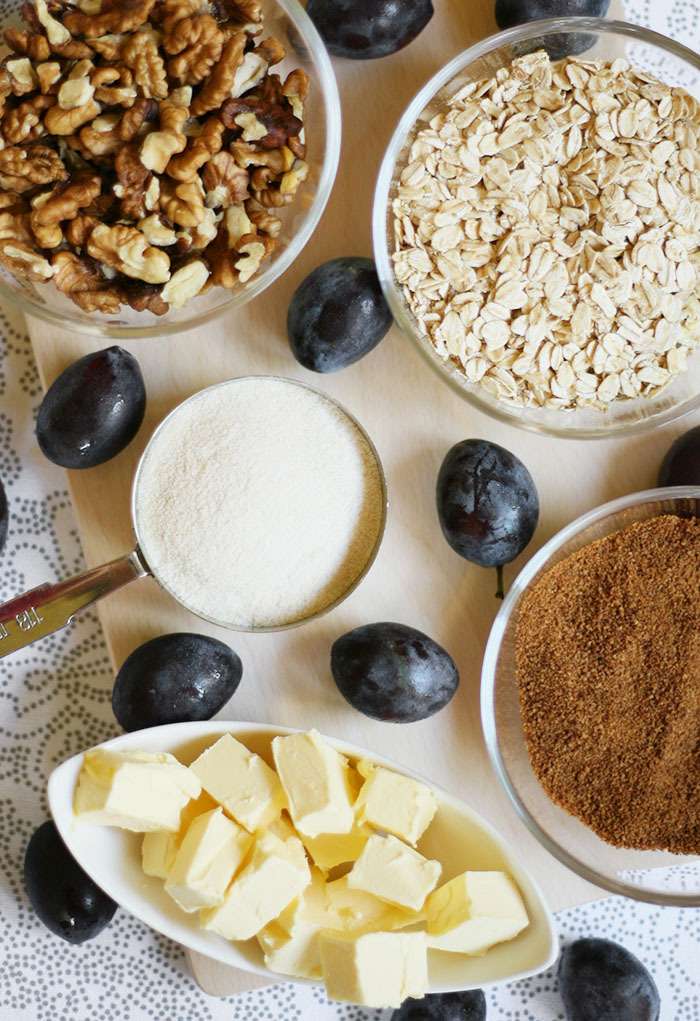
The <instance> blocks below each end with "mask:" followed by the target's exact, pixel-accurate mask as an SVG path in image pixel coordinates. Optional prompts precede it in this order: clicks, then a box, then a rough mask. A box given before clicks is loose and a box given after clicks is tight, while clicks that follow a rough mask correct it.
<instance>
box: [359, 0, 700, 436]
mask: <svg viewBox="0 0 700 1021" xmlns="http://www.w3.org/2000/svg"><path fill="white" fill-rule="evenodd" d="M563 32H592V33H597V34H599V35H608V36H614V35H620V36H626V37H627V38H630V39H634V40H636V41H638V42H641V43H646V44H649V45H652V46H655V47H656V48H657V49H660V50H664V51H666V52H667V53H670V54H671V55H673V56H675V57H677V58H679V59H680V60H683V61H685V62H686V63H688V64H690V65H691V66H692V67H694V68H695V69H696V70H697V71H699V72H700V54H698V53H695V52H694V51H693V50H691V49H689V48H688V47H687V46H684V45H683V44H682V43H679V42H676V40H675V39H670V38H669V37H668V36H664V35H661V33H659V32H654V31H653V30H652V29H648V28H644V27H642V26H641V25H633V24H631V23H629V22H626V21H615V20H611V19H606V18H584V17H563V18H547V19H543V20H540V21H530V22H528V23H527V24H525V25H518V26H516V27H515V28H508V29H504V30H503V31H500V32H495V33H493V34H492V35H490V36H488V37H487V38H486V39H482V40H481V41H480V42H478V43H475V44H474V45H473V46H470V47H468V48H467V49H466V50H463V51H462V52H461V53H458V54H457V56H455V57H453V59H452V60H450V61H449V62H448V63H447V64H446V65H445V66H444V67H442V68H440V70H439V71H437V72H436V73H435V74H434V75H433V76H432V77H431V78H430V79H429V80H428V81H427V82H426V83H425V85H423V86H422V87H421V88H420V89H419V91H418V92H417V93H416V95H415V96H414V97H413V99H412V100H411V102H410V103H409V104H408V106H407V107H406V109H405V110H404V112H403V114H402V115H401V117H400V118H399V122H398V124H397V125H396V128H395V130H394V132H393V134H392V136H391V139H390V141H389V144H388V146H387V149H386V152H385V154H384V158H383V159H382V162H381V164H380V167H379V172H378V174H377V180H376V184H375V189H374V200H373V205H372V244H373V249H374V260H375V263H376V267H377V274H378V276H379V282H380V284H381V287H382V291H383V292H384V297H385V299H386V301H387V304H388V305H389V308H390V309H391V313H392V315H393V317H394V322H395V323H396V325H397V326H398V328H399V330H400V331H401V333H402V334H403V335H404V337H406V339H407V340H408V341H409V343H410V344H411V346H412V347H413V350H414V351H415V352H416V353H417V354H418V355H419V356H420V357H421V358H422V359H423V361H424V362H425V363H426V364H427V365H428V366H429V367H430V370H431V371H432V372H433V373H434V374H435V375H436V376H437V377H438V378H439V379H440V380H441V381H442V382H443V383H445V384H446V385H447V386H448V387H449V388H450V389H451V390H452V391H453V393H456V394H457V395H458V396H459V397H461V398H462V400H464V401H467V402H468V403H469V404H471V405H472V406H473V407H475V408H476V409H477V410H479V411H481V412H483V413H484V414H486V415H489V416H490V417H491V418H495V419H497V420H499V421H501V422H505V423H506V424H508V425H514V426H517V427H518V428H520V429H526V430H528V431H529V432H536V433H540V434H542V435H547V436H558V437H562V438H564V439H577V440H581V439H607V438H614V439H619V438H620V437H621V436H630V435H634V434H635V433H641V432H645V431H647V430H648V429H650V428H653V427H655V426H660V425H667V424H668V423H669V422H674V421H676V420H677V419H679V418H682V417H683V416H684V415H687V414H688V413H689V412H691V411H693V410H694V409H695V408H697V407H699V406H700V391H699V392H698V393H696V394H694V395H693V396H692V397H689V398H687V399H685V400H684V401H683V402H681V403H679V404H676V405H674V406H673V407H670V408H667V409H665V410H663V411H661V412H658V413H656V414H655V415H653V416H648V417H641V418H639V419H635V420H630V421H628V422H624V423H614V424H611V423H609V422H607V423H605V424H603V423H601V425H600V426H599V427H590V428H585V427H581V428H578V427H577V428H571V427H568V428H567V427H566V426H565V425H562V426H561V427H558V426H556V425H552V424H550V423H540V422H536V421H532V420H524V419H523V418H522V417H521V416H520V415H519V409H518V408H510V407H509V405H508V404H507V403H506V402H500V403H499V402H497V401H493V402H488V401H486V400H481V399H480V398H479V397H478V396H477V395H475V394H472V393H470V392H469V391H467V390H465V389H464V388H463V387H462V386H461V385H460V383H459V382H458V381H457V380H456V379H455V378H454V377H453V376H452V375H450V374H449V373H448V372H447V371H445V370H443V369H442V368H441V366H440V365H438V364H437V363H436V362H435V361H434V360H433V358H432V357H431V355H430V353H429V351H428V350H427V345H426V344H425V343H424V342H423V340H422V339H421V338H420V337H419V336H418V334H417V332H416V330H415V329H414V326H413V323H412V321H411V319H410V317H409V316H408V315H407V314H406V311H405V309H404V305H403V302H402V300H401V297H400V295H399V288H398V287H397V285H396V283H395V281H394V275H393V271H392V266H391V258H390V252H389V246H388V245H387V216H388V202H389V190H390V187H391V180H392V176H393V171H394V167H395V165H396V161H397V159H398V157H399V154H400V152H401V148H402V146H403V144H404V142H405V140H406V137H407V136H408V134H409V133H410V131H411V129H412V127H413V125H414V124H415V122H416V121H417V118H418V116H419V114H420V113H421V112H422V111H423V110H424V109H425V107H426V106H428V104H429V102H430V100H431V99H432V98H433V97H434V96H435V94H436V93H438V92H439V91H440V89H441V88H443V86H444V85H446V84H447V83H448V82H449V81H450V79H451V78H454V77H455V75H457V74H458V73H459V72H460V71H463V70H464V68H466V67H467V66H468V65H469V64H470V63H473V62H474V61H476V60H479V59H480V58H481V57H483V56H485V55H486V54H487V53H490V52H492V51H493V50H496V49H500V48H501V47H503V46H507V45H509V44H515V43H519V42H525V41H527V40H529V39H535V38H538V37H539V36H542V35H553V34H557V33H563ZM577 57H578V58H579V59H581V60H585V58H586V54H585V52H584V53H581V54H577Z"/></svg>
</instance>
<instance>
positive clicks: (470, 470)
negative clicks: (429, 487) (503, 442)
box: [435, 440, 540, 596]
mask: <svg viewBox="0 0 700 1021" xmlns="http://www.w3.org/2000/svg"><path fill="white" fill-rule="evenodd" d="M435 496H436V500H437V512H438V519H439V521H440V527H441V528H442V532H443V535H444V536H445V538H446V539H447V542H448V543H449V544H450V546H451V547H452V549H453V550H454V551H455V552H456V553H459V555H460V556H461V557H464V558H465V559H466V560H470V561H471V562H472V563H474V564H479V565H480V566H481V567H496V568H498V571H499V581H498V592H497V595H499V596H502V595H503V589H502V568H503V565H504V564H508V563H510V561H511V560H513V559H514V558H515V557H517V555H518V554H519V553H520V552H522V550H524V549H525V547H526V546H527V544H528V543H529V541H530V539H531V538H532V536H533V534H534V532H535V528H536V527H537V520H538V518H539V512H540V503H539V498H538V495H537V489H536V488H535V483H534V482H533V480H532V476H531V475H530V472H529V471H528V470H527V468H526V467H525V465H524V464H523V463H522V461H521V460H519V458H517V457H516V456H515V454H511V452H510V451H509V450H506V449H505V448H504V447H499V446H498V444H496V443H489V441H488V440H462V441H461V442H460V443H456V444H455V445H454V447H452V448H451V449H450V450H448V452H447V454H446V455H445V459H444V461H443V462H442V465H441V467H440V471H439V473H438V479H437V486H436V491H435Z"/></svg>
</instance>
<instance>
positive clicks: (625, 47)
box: [372, 18, 700, 439]
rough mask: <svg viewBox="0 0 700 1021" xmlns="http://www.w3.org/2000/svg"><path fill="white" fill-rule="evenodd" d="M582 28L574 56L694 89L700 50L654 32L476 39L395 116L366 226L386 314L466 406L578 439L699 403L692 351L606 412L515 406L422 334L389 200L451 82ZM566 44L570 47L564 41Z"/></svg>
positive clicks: (525, 32)
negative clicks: (623, 61)
mask: <svg viewBox="0 0 700 1021" xmlns="http://www.w3.org/2000/svg"><path fill="white" fill-rule="evenodd" d="M583 34H585V35H588V36H589V38H590V41H591V42H592V44H593V45H592V46H591V47H590V48H588V49H586V50H585V52H582V53H580V54H578V56H579V57H580V58H582V59H589V58H590V59H603V60H612V59H614V58H616V57H620V56H625V57H626V58H627V59H628V60H629V61H630V63H631V64H632V65H633V66H635V67H637V68H640V69H642V70H645V71H648V72H651V73H653V74H655V75H656V76H657V77H660V78H662V79H663V80H664V81H665V82H666V83H667V84H668V85H671V86H681V87H683V88H684V89H686V90H687V91H688V92H690V93H691V94H692V95H695V96H696V97H700V56H698V54H697V53H693V52H692V51H691V50H689V49H687V48H686V47H685V46H682V45H681V44H680V43H677V42H674V41H673V40H672V39H667V38H665V37H664V36H662V35H659V34H658V33H656V32H652V31H650V30H648V29H645V28H639V27H636V26H634V25H628V24H625V23H623V22H617V21H606V20H603V19H600V18H556V19H550V20H547V21H539V22H532V23H530V24H528V25H523V26H519V27H518V28H513V29H508V30H507V31H504V32H499V33H497V34H496V35H492V36H490V37H489V38H488V39H484V40H483V41H482V42H479V43H477V44H476V45H475V46H472V47H470V48H469V49H468V50H465V51H464V52H463V53H461V54H459V56H457V57H455V58H454V59H453V60H451V61H450V62H449V63H448V64H447V65H445V67H443V68H442V69H441V70H440V71H439V72H438V73H437V74H436V75H434V77H433V78H431V79H430V81H429V82H428V83H427V84H426V85H424V86H423V88H422V89H421V90H420V91H419V92H418V93H417V95H416V96H415V97H414V99H413V100H412V101H411V103H410V104H409V106H408V108H407V109H406V111H405V112H404V114H403V116H402V117H401V119H400V121H399V123H398V125H397V127H396V130H395V131H394V134H393V136H392V138H391V141H390V142H389V146H388V148H387V150H386V153H385V155H384V159H383V161H382V164H381V167H380V170H379V175H378V178H377V184H376V189H375V196H374V207H373V214H372V220H373V223H372V231H373V244H374V256H375V261H376V264H377V271H378V273H379V279H380V281H381V284H382V288H383V290H384V294H385V297H386V299H387V302H388V303H389V306H390V308H391V311H392V314H393V316H394V319H395V321H396V323H397V324H398V326H399V328H400V329H401V331H402V332H403V333H404V334H405V335H406V337H407V338H408V339H409V341H410V342H411V344H412V345H413V347H414V349H415V350H416V351H417V352H418V354H419V355H420V356H421V357H422V358H423V359H424V361H425V362H427V364H428V365H429V366H430V367H431V369H432V370H433V371H434V372H435V373H436V374H437V375H438V376H439V378H440V379H441V380H443V382H445V383H447V385H448V386H449V387H450V388H451V389H452V390H453V391H454V392H455V393H457V394H459V395H460V396H461V397H463V398H464V399H465V400H466V401H468V402H469V403H470V404H472V405H474V406H475V407H476V408H478V409H479V410H480V411H484V412H486V413H487V414H489V415H492V416H493V417H495V418H498V419H500V420H501V421H504V422H508V423H509V424H511V425H515V426H520V427H521V428H525V429H530V430H533V431H536V432H541V433H546V434H550V435H556V436H569V437H575V438H577V439H582V438H602V437H606V436H610V437H617V436H620V435H623V434H628V433H635V432H641V431H642V430H645V429H649V428H652V427H654V426H656V425H661V424H663V423H666V422H671V421H673V420H674V419H677V418H679V417H680V416H682V415H684V414H686V413H687V412H689V411H691V410H692V409H693V408H696V407H698V406H699V405H700V353H698V352H696V353H694V354H693V355H692V356H691V357H690V358H689V359H688V362H689V367H688V370H687V371H686V372H684V373H681V374H679V375H676V376H673V377H672V379H671V382H670V383H669V384H668V385H667V386H666V387H665V388H664V389H663V390H661V391H660V392H659V393H657V394H655V395H654V396H650V397H640V398H635V399H625V400H619V399H618V400H614V401H612V402H611V404H610V405H609V407H608V409H607V410H596V409H594V408H575V409H571V410H567V411H562V410H559V409H557V408H537V407H531V408H520V407H516V406H515V405H512V404H509V403H508V402H507V401H506V400H504V399H502V398H498V397H496V396H494V395H492V394H490V393H489V392H488V391H487V390H485V389H484V388H483V387H482V386H480V385H479V384H478V383H471V382H469V381H468V380H467V378H466V376H465V375H464V373H463V372H462V371H461V369H460V368H459V367H458V364H457V362H456V361H454V362H453V361H444V360H443V359H442V358H441V357H440V355H438V354H437V352H436V350H435V348H434V347H433V346H432V344H431V342H430V341H429V339H428V338H427V337H426V336H425V334H424V333H423V332H422V330H421V327H420V326H419V324H418V322H417V320H416V318H415V317H414V315H413V312H412V311H411V309H410V307H409V305H408V303H407V301H406V299H405V297H404V294H403V291H402V288H401V286H400V285H399V284H398V283H397V281H396V279H395V277H394V272H393V265H392V253H393V251H394V229H393V213H392V202H393V200H394V198H395V195H396V188H397V184H398V181H399V175H400V173H401V170H402V169H403V167H404V166H405V165H406V163H407V154H408V150H409V147H410V145H411V143H412V141H413V138H414V136H415V134H416V133H417V132H418V131H419V130H421V129H422V128H424V127H426V126H427V123H428V122H429V120H430V119H431V118H432V117H434V116H435V115H436V113H438V112H440V111H441V110H442V109H444V107H445V104H446V102H447V100H449V99H450V97H451V96H452V95H454V93H456V92H457V90H458V89H459V88H461V87H462V86H464V85H466V84H467V83H468V82H470V81H475V80H478V79H480V78H485V77H490V76H492V75H494V74H495V73H496V71H497V70H498V69H499V68H502V67H505V66H507V65H508V64H510V62H511V61H512V60H513V59H514V58H515V57H517V56H522V55H523V54H525V53H528V52H530V51H532V50H535V49H540V48H542V44H543V43H548V42H549V43H553V42H555V43H556V44H558V45H559V46H561V43H562V40H563V39H565V38H566V36H572V37H575V36H579V38H580V36H581V35H583ZM572 48H573V47H572Z"/></svg>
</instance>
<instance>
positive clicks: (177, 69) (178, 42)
mask: <svg viewBox="0 0 700 1021" xmlns="http://www.w3.org/2000/svg"><path fill="white" fill-rule="evenodd" d="M223 45H224V38H223V36H222V34H221V32H220V31H219V26H218V25H217V24H216V21H215V20H214V18H212V16H211V15H210V14H199V15H196V16H194V17H187V18H182V20H180V21H178V22H177V23H176V24H175V25H174V26H172V28H170V30H169V31H166V33H165V35H164V37H163V49H164V50H165V52H166V53H170V54H175V56H172V57H171V58H170V60H169V61H168V74H169V75H170V76H171V77H172V78H174V79H175V80H176V81H179V82H182V83H183V84H184V85H197V84H198V83H199V82H201V81H202V80H203V79H204V78H206V77H207V75H208V74H209V72H210V71H211V69H212V67H213V66H214V64H215V63H216V62H217V60H218V59H219V57H220V56H221V51H222V49H223Z"/></svg>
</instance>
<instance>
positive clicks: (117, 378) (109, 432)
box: [36, 346, 146, 468]
mask: <svg viewBox="0 0 700 1021" xmlns="http://www.w3.org/2000/svg"><path fill="white" fill-rule="evenodd" d="M145 411H146V388H145V386H144V382H143V376H142V375H141V369H140V368H139V364H138V362H137V361H136V359H135V358H134V356H133V355H132V354H129V352H128V351H125V350H124V349H123V348H121V347H116V346H115V347H108V348H105V349H104V350H103V351H96V352H94V353H92V354H88V355H84V356H83V357H82V358H78V360H77V361H75V362H73V363H72V364H71V365H69V366H68V368H67V369H65V371H64V372H62V373H61V375H60V376H59V377H58V378H57V379H56V380H54V382H53V383H52V384H51V386H50V387H49V389H48V390H47V391H46V394H45V395H44V399H43V400H42V402H41V404H40V406H39V414H38V416H37V421H36V436H37V440H38V441H39V447H40V448H41V451H42V453H43V454H45V456H46V457H48V459H49V461H53V463H54V464H58V465H61V467H62V468H93V467H95V465H98V464H103V462H105V461H109V459H110V458H112V457H115V456H116V455H117V454H118V453H119V452H120V451H122V450H123V449H124V447H126V446H127V445H128V444H129V443H130V442H131V441H132V440H133V438H134V436H135V435H136V433H137V432H138V431H139V428H140V426H141V423H142V422H143V416H144V413H145Z"/></svg>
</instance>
